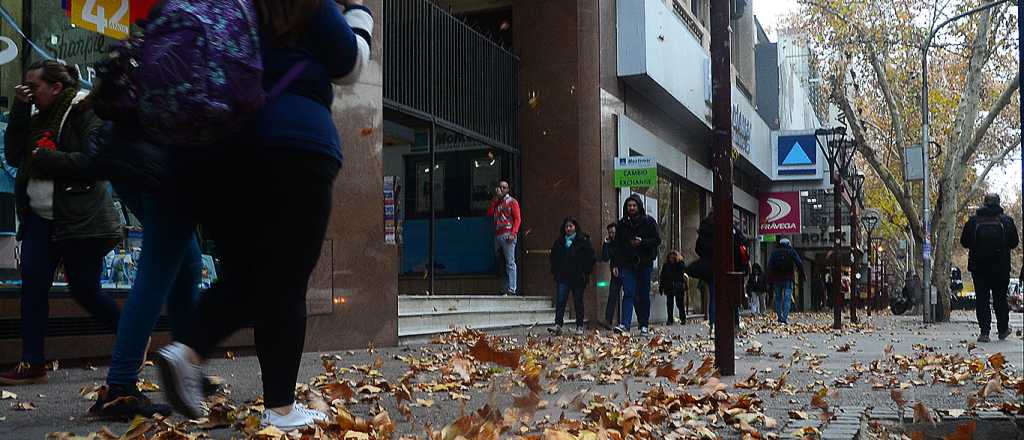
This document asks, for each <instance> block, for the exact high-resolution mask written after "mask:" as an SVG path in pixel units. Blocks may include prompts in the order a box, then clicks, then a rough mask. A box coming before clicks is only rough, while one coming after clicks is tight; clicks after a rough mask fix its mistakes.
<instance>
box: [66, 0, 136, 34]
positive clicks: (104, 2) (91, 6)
mask: <svg viewBox="0 0 1024 440" xmlns="http://www.w3.org/2000/svg"><path fill="white" fill-rule="evenodd" d="M129 3H130V2H129V0H72V1H71V24H73V25H75V26H78V27H80V28H83V29H88V30H90V31H93V32H97V33H100V34H103V35H106V36H108V37H111V38H116V39H119V40H123V39H125V38H128V31H129V27H130V24H131V23H130V21H129V20H130V18H131V17H130V15H129V9H130V5H129Z"/></svg>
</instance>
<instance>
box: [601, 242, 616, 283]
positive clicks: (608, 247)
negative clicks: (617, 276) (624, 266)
mask: <svg viewBox="0 0 1024 440" xmlns="http://www.w3.org/2000/svg"><path fill="white" fill-rule="evenodd" d="M601 261H603V262H605V263H608V266H609V267H611V268H615V242H614V241H613V242H607V241H602V242H601ZM613 277H614V275H613Z"/></svg>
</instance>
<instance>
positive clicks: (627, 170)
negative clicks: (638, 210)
mask: <svg viewBox="0 0 1024 440" xmlns="http://www.w3.org/2000/svg"><path fill="white" fill-rule="evenodd" d="M657 185H658V162H657V160H655V159H654V158H653V157H648V156H630V157H616V158H615V187H616V188H651V187H654V186H657Z"/></svg>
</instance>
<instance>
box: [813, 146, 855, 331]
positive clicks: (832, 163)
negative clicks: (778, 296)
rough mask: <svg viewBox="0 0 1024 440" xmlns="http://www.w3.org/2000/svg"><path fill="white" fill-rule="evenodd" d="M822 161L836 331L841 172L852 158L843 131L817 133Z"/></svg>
mask: <svg viewBox="0 0 1024 440" xmlns="http://www.w3.org/2000/svg"><path fill="white" fill-rule="evenodd" d="M814 134H815V137H816V138H817V141H818V147H819V148H821V151H822V153H823V154H824V156H825V160H826V161H827V162H828V166H829V176H830V177H831V178H832V205H833V210H834V211H833V217H832V220H833V221H832V225H833V227H834V228H835V229H834V231H835V232H834V233H833V235H832V286H831V287H832V288H831V290H832V292H831V294H832V328H833V329H835V330H839V329H842V328H843V294H842V292H841V291H840V287H839V285H840V284H841V281H842V274H841V273H840V264H842V263H841V261H842V259H841V258H840V256H839V254H840V253H841V248H842V245H843V224H842V222H843V210H842V205H840V204H841V203H842V196H843V177H842V173H843V170H844V169H846V167H847V166H848V165H849V163H850V159H852V158H853V152H852V151H850V152H849V153H847V148H846V147H847V142H846V127H836V128H832V129H828V130H825V129H818V130H816V131H815V132H814Z"/></svg>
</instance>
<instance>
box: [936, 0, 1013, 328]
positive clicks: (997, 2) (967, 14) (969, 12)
mask: <svg viewBox="0 0 1024 440" xmlns="http://www.w3.org/2000/svg"><path fill="white" fill-rule="evenodd" d="M1007 1H1009V0H999V1H996V2H992V3H988V4H985V5H982V6H979V7H977V8H974V9H972V10H970V11H967V12H964V13H962V14H960V15H957V16H955V17H952V18H949V19H947V20H946V21H943V22H942V23H939V25H938V26H936V27H935V29H933V30H932V32H931V33H930V34H928V38H927V39H925V41H924V44H923V45H922V46H921V73H922V74H921V82H922V84H921V149H922V151H923V152H924V182H923V185H924V190H923V191H922V192H923V193H924V197H923V198H924V209H923V210H922V211H923V212H924V246H922V247H921V255H922V257H923V258H922V260H923V261H924V267H922V268H921V269H922V270H923V272H924V277H923V279H922V280H921V281H922V283H923V286H922V290H924V294H923V295H922V296H923V298H924V301H922V302H923V303H924V304H922V308H923V309H924V310H923V312H922V313H923V315H924V322H925V323H929V322H933V321H934V320H935V317H934V316H933V313H932V312H933V310H932V303H933V301H935V300H936V299H937V298H933V296H934V295H932V275H931V272H932V264H931V261H932V239H931V236H932V230H931V228H932V220H931V190H930V188H929V182H930V181H931V179H930V174H931V168H929V167H930V162H931V158H930V157H929V153H928V150H929V149H930V147H931V145H930V144H931V142H930V139H929V138H928V135H929V132H928V129H929V124H930V119H931V117H930V115H929V113H928V48H930V47H931V45H932V40H933V39H934V38H935V34H937V33H938V32H939V30H940V29H942V28H943V27H945V26H946V25H948V24H950V23H952V22H954V21H956V20H959V19H961V18H964V17H967V16H969V15H974V14H977V13H979V12H982V11H985V10H987V9H991V8H993V7H996V6H998V5H1000V4H1002V3H1006V2H1007ZM1018 11H1019V10H1018ZM1019 15H1020V14H1018V19H1017V21H1018V24H1017V25H1018V30H1019V29H1020V26H1021V24H1020V17H1019ZM1018 68H1019V67H1018ZM1022 112H1024V110H1022Z"/></svg>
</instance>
